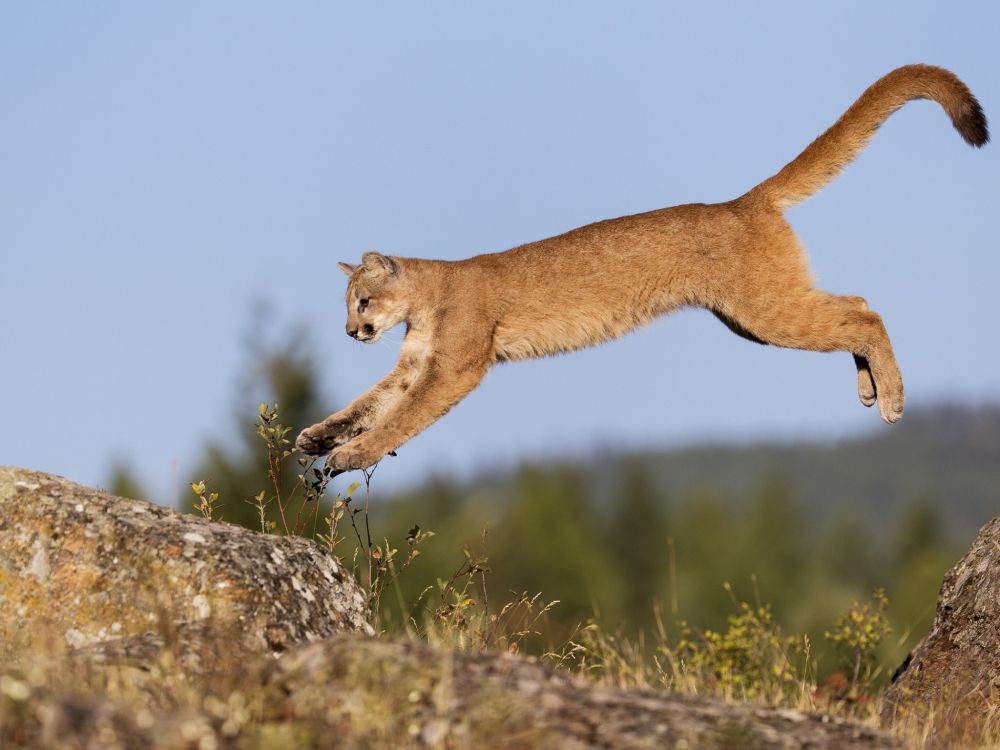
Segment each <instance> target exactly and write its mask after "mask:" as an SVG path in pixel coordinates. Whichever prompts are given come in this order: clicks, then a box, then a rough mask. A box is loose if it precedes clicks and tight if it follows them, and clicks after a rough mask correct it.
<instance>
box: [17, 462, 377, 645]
mask: <svg viewBox="0 0 1000 750" xmlns="http://www.w3.org/2000/svg"><path fill="white" fill-rule="evenodd" d="M209 625H210V626H211V627H212V628H214V629H222V630H225V631H226V632H227V633H228V634H229V636H230V637H231V638H232V639H234V642H233V646H234V647H236V646H239V647H241V648H242V649H246V650H248V651H250V652H267V653H270V652H273V651H281V650H283V649H286V648H288V647H289V646H291V645H293V644H297V643H301V642H306V641H312V640H317V639H321V638H325V637H328V636H330V635H333V634H335V633H338V632H341V631H345V630H348V631H365V632H367V633H369V634H370V633H372V632H373V631H372V628H371V625H370V624H369V623H368V622H367V621H366V619H365V596H364V593H363V592H362V590H361V589H360V588H359V587H358V585H357V583H356V582H355V581H354V579H353V577H352V576H351V575H350V573H349V572H348V571H347V570H346V569H345V568H344V567H343V565H341V563H340V562H339V561H338V560H337V558H336V557H335V556H334V555H332V554H329V553H327V552H326V551H325V550H323V549H322V548H320V547H319V546H317V545H316V544H314V543H313V542H310V541H307V540H305V539H301V538H295V537H278V536H272V535H265V534H259V533H255V532H253V531H249V530H247V529H244V528H241V527H238V526H233V525H230V524H226V523H214V522H210V521H207V520H204V519H201V518H197V517H194V516H189V515H182V514H180V513H177V512H176V511H173V510H170V509H168V508H163V507H160V506H158V505H154V504H152V503H148V502H142V501H137V500H126V499H123V498H119V497H114V496H112V495H108V494H106V493H103V492H99V491H97V490H94V489H91V488H89V487H84V486H81V485H78V484H74V483H73V482H69V481H67V480H65V479H61V478H59V477H55V476H52V475H49V474H43V473H39V472H33V471H26V470H23V469H10V468H0V650H2V649H3V648H7V649H16V648H21V647H30V646H31V645H32V644H37V643H39V642H40V639H48V640H49V641H50V642H51V641H52V640H53V639H55V640H57V641H61V642H64V643H65V644H66V645H68V646H69V647H72V648H75V649H81V648H94V644H98V643H107V644H112V643H113V644H116V645H121V647H122V648H123V649H125V650H127V648H128V645H129V644H139V645H141V644H142V643H144V642H152V643H154V645H156V644H158V643H159V642H160V641H158V640H157V639H162V637H163V636H164V635H165V634H166V635H168V636H169V635H171V634H173V635H176V634H177V633H181V634H183V633H184V632H185V631H186V630H188V629H190V630H191V631H192V632H196V631H203V630H204V629H205V628H206V627H208V626H209ZM49 645H51V643H50V644H49ZM112 650H114V647H112Z"/></svg>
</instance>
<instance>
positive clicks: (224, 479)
mask: <svg viewBox="0 0 1000 750" xmlns="http://www.w3.org/2000/svg"><path fill="white" fill-rule="evenodd" d="M266 318H267V310H266V309H258V310H257V311H255V314H254V315H253V317H252V320H251V326H250V333H249V335H248V336H247V338H246V341H245V352H246V353H245V355H244V356H245V364H244V365H243V366H242V367H241V368H240V371H241V373H243V375H242V380H241V382H240V383H239V387H238V388H237V398H236V402H235V405H234V408H233V423H234V432H235V439H233V437H232V435H229V436H216V437H212V438H211V439H209V440H208V442H207V443H206V445H205V448H204V452H203V455H202V458H201V461H200V462H199V463H198V464H197V466H196V468H195V470H194V471H192V472H191V475H190V478H189V479H190V481H191V482H198V481H204V482H205V483H206V485H207V487H208V489H209V490H210V491H212V492H218V493H219V502H220V503H221V516H222V518H224V519H225V520H226V521H229V522H230V523H237V524H240V525H242V526H247V527H250V528H258V529H259V528H260V518H259V514H258V511H257V509H256V508H255V507H253V506H252V505H251V504H250V501H252V500H253V498H254V497H255V496H256V495H257V494H258V493H260V492H261V491H263V492H265V493H266V496H267V497H271V496H273V495H274V494H275V488H274V486H273V482H272V480H271V478H270V477H269V476H268V471H267V469H268V461H267V449H266V446H265V444H264V441H262V440H261V439H260V438H259V437H258V435H257V432H256V429H257V424H258V422H257V420H256V417H257V406H258V404H260V403H262V402H265V403H269V404H277V405H278V407H279V416H280V421H281V422H282V424H284V425H286V426H288V427H290V428H291V431H290V434H289V438H290V439H291V440H294V438H295V435H296V434H297V433H298V430H300V429H302V428H303V427H306V426H308V425H310V424H313V423H314V422H316V421H318V420H319V419H321V418H322V416H323V415H324V400H322V399H321V398H320V389H319V384H318V376H317V368H316V364H315V359H314V357H313V354H312V351H311V349H310V348H309V345H308V341H307V338H306V334H305V330H304V328H303V327H302V326H295V327H292V328H290V329H288V330H283V331H278V332H276V333H273V334H271V330H270V328H269V327H268V325H267V324H266ZM269 334H270V335H269ZM328 408H329V403H326V409H327V410H328ZM285 463H286V468H285V470H284V471H283V473H282V475H281V478H280V482H279V486H280V488H281V491H282V493H283V494H284V496H286V497H287V496H288V494H289V493H290V491H291V489H292V487H293V485H294V484H295V482H296V480H297V478H298V474H299V472H298V471H294V470H293V469H297V468H298V467H297V466H296V465H295V463H294V462H290V461H286V462H285ZM184 498H185V501H184V503H183V507H184V509H185V510H188V511H194V510H195V509H196V506H197V503H198V499H197V498H196V497H195V496H194V494H193V493H187V494H186V495H184ZM299 503H300V501H299V500H296V501H295V502H294V503H293V504H292V505H291V506H290V507H289V510H288V511H287V513H291V514H292V515H293V516H294V515H295V514H296V513H297V512H298V510H299ZM267 517H268V520H272V521H277V520H278V512H277V508H276V506H275V504H273V503H272V504H271V506H270V507H269V509H268V516H267Z"/></svg>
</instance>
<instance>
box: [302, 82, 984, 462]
mask: <svg viewBox="0 0 1000 750" xmlns="http://www.w3.org/2000/svg"><path fill="white" fill-rule="evenodd" d="M918 98H928V99H934V100H935V101H937V102H938V103H940V104H941V106H942V107H943V108H944V109H945V111H946V112H947V113H948V115H949V116H950V117H951V119H952V122H953V123H954V125H955V127H956V128H957V129H958V130H959V132H960V133H961V134H962V136H963V137H964V138H965V139H966V140H967V141H968V142H969V143H971V144H972V145H975V146H981V145H983V144H984V143H986V141H987V140H988V138H989V137H988V134H987V129H986V119H985V117H984V116H983V113H982V110H981V109H980V107H979V104H978V102H977V101H976V99H975V97H973V96H972V94H971V92H970V91H969V90H968V88H966V86H965V85H964V84H963V83H962V82H961V81H960V80H959V79H958V78H957V77H955V76H954V75H953V74H952V73H950V72H948V71H947V70H944V69H942V68H935V67H931V66H927V65H909V66H905V67H902V68H899V69H897V70H894V71H893V72H891V73H889V74H888V75H887V76H885V77H884V78H882V79H881V80H879V81H877V82H876V83H875V84H873V85H872V86H871V87H870V88H869V89H868V90H867V91H865V92H864V94H862V96H861V98H859V99H858V100H857V101H856V102H855V103H854V104H853V105H852V106H851V107H850V109H848V110H847V112H845V113H844V115H843V116H842V117H841V118H840V119H839V120H838V121H837V122H836V123H835V124H834V125H833V126H832V127H831V128H830V129H829V130H827V131H826V132H825V133H824V134H823V135H821V136H820V137H819V138H817V139H816V140H815V141H814V142H813V143H812V144H810V145H809V147H808V148H806V150H805V151H803V152H802V154H801V155H800V156H799V157H798V158H796V159H795V160H794V161H792V162H791V163H790V164H788V165H787V166H786V167H784V169H782V170H781V171H780V172H778V174H776V175H775V176H774V177H771V178H770V179H767V180H765V181H764V182H762V183H761V184H760V185H758V186H757V187H755V188H754V189H753V190H751V191H750V192H748V193H746V194H745V195H743V196H741V197H740V198H737V199H736V200H733V201H729V202H728V203H719V204H714V205H705V204H691V205H685V206H676V207H673V208H665V209H661V210H657V211H650V212H648V213H643V214H637V215H635V216H626V217H623V218H619V219H612V220H609V221H601V222H598V223H596V224H591V225H589V226H585V227H581V228H579V229H574V230H572V231H570V232H567V233H566V234H562V235H559V236H558V237H552V238H550V239H547V240H542V241H540V242H534V243H531V244H528V245H522V246H521V247H516V248H514V249H512V250H507V251H506V252H502V253H494V254H489V255H479V256H476V257H474V258H469V259H467V260H461V261H454V262H450V261H438V260H419V259H414V258H399V257H395V256H393V257H386V256H384V255H382V254H380V253H375V252H369V253H365V255H364V257H363V261H362V263H361V264H360V265H359V266H350V265H347V264H344V263H342V264H340V265H341V268H342V269H343V270H344V271H345V273H348V274H349V276H350V281H349V283H348V288H347V310H348V320H347V330H348V333H350V334H351V335H354V336H356V337H357V338H359V339H360V340H362V341H375V340H377V339H378V338H379V337H380V336H381V335H382V333H383V332H384V331H386V330H388V329H389V328H391V327H393V326H395V325H398V324H399V323H404V322H405V323H406V327H407V331H406V337H405V339H404V342H403V346H402V349H401V352H400V359H399V362H398V363H397V365H396V367H395V368H394V369H393V371H392V372H391V373H389V375H387V376H386V377H385V378H384V379H383V380H382V381H381V382H379V383H378V384H377V385H375V386H374V387H373V388H372V389H371V390H369V391H368V392H367V393H365V394H363V395H362V396H360V397H359V398H357V399H355V400H354V401H353V402H352V403H351V404H349V405H348V406H347V407H345V408H344V409H342V410H341V411H339V412H337V413H336V414H333V415H331V416H330V417H328V418H327V419H326V420H324V421H323V422H321V423H319V424H316V425H313V426H312V427H310V428H309V429H307V430H304V431H303V432H302V434H300V435H299V438H298V440H297V441H296V444H297V445H298V447H299V448H300V449H301V450H303V451H305V452H306V453H310V454H314V455H320V454H323V453H326V452H328V451H330V450H331V449H334V450H333V451H332V452H331V453H330V455H329V457H328V459H327V462H328V464H329V465H331V466H333V467H334V468H336V469H341V470H346V469H356V468H363V467H366V466H371V465H372V464H374V463H375V462H376V461H378V460H379V459H380V458H382V457H383V456H384V455H385V454H386V453H388V452H390V451H392V450H394V449H395V448H396V447H398V446H399V445H401V444H402V443H403V442H405V441H406V440H408V439H409V438H410V437H412V436H413V435H415V434H416V433H418V432H420V431H421V430H423V429H424V428H425V427H427V426H428V425H429V424H431V423H432V422H434V421H435V420H436V419H438V418H439V417H440V416H442V415H443V414H444V413H445V412H447V411H448V410H449V409H450V408H451V407H452V406H454V405H455V404H456V403H457V402H458V401H459V400H461V399H462V398H463V397H464V396H465V395H466V394H467V393H468V392H469V391H471V390H472V389H473V388H475V387H476V385H478V384H479V382H480V380H482V378H483V376H484V375H485V374H486V371H487V370H488V369H489V368H490V367H491V366H492V365H493V364H494V363H496V362H502V361H505V360H517V359H527V358H530V357H541V356H545V355H550V354H557V353H560V352H568V351H572V350H574V349H579V348H581V347H585V346H592V345H594V344H599V343H601V342H603V341H607V340H609V339H613V338H617V337H619V336H622V335H623V334H625V333H628V332H629V331H631V330H633V329H635V328H637V327H638V326H641V325H643V324H644V323H647V322H649V321H650V320H652V319H653V318H656V317H658V316H661V315H664V314H666V313H668V312H670V311H672V310H676V309H677V308H679V307H683V306H688V305H690V306H697V307H704V308H707V309H708V310H711V311H712V312H713V313H715V315H716V316H718V317H719V318H720V319H721V320H722V321H723V322H724V323H725V324H726V325H727V326H729V327H730V328H731V329H732V330H733V331H735V332H736V333H738V334H739V335H741V336H744V337H745V338H749V339H751V340H753V341H758V342H760V343H766V344H773V345H776V346H783V347H791V348H796V349H808V350H812V351H824V352H826V351H846V352H851V353H852V354H853V355H854V359H855V363H856V365H857V370H858V394H859V397H860V398H861V401H862V403H864V404H865V405H866V406H871V405H872V404H874V403H875V402H876V400H877V402H878V404H879V410H880V412H881V414H882V417H883V419H885V420H886V421H887V422H895V421H897V420H898V419H899V418H900V417H901V416H902V413H903V382H902V379H901V377H900V373H899V368H898V367H897V365H896V358H895V356H894V355H893V351H892V345H891V343H890V341H889V336H888V334H887V333H886V330H885V327H884V326H883V325H882V319H881V317H880V316H879V315H878V313H876V312H873V311H871V310H869V309H868V305H867V303H866V302H865V300H864V299H863V298H861V297H853V296H837V295H833V294H829V293H827V292H823V291H821V290H819V289H816V288H815V287H814V286H813V279H812V276H811V274H810V271H809V267H808V264H807V261H806V256H805V253H804V251H803V248H802V246H801V245H800V243H799V241H798V239H797V238H796V236H795V233H794V232H793V231H792V228H791V227H790V226H789V225H788V223H787V222H786V221H785V219H784V217H783V216H782V213H781V211H782V209H783V208H785V207H787V206H789V205H791V204H793V203H795V202H797V201H800V200H803V199H804V198H806V197H808V196H809V195H811V194H812V193H814V192H816V191H817V190H819V189H820V188H821V187H822V186H823V185H825V184H826V183H827V182H828V181H829V180H831V179H832V178H833V177H834V176H836V174H837V173H838V172H839V171H840V170H841V169H842V168H843V167H844V165H845V164H847V163H848V162H849V161H850V160H851V159H853V158H854V157H855V156H857V154H858V153H859V152H860V150H861V149H862V148H863V147H864V146H865V144H866V143H867V142H868V140H869V139H870V138H871V136H872V135H873V134H874V133H875V131H876V130H877V129H878V127H879V126H880V125H881V124H882V123H883V122H884V121H885V119H886V118H887V117H889V115H891V114H892V113H893V112H895V111H896V110H897V109H899V107H901V106H902V105H903V104H904V103H905V102H907V101H909V100H911V99H918ZM363 301H367V302H366V303H364V304H363Z"/></svg>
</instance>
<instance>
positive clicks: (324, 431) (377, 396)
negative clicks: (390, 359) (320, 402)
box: [295, 360, 409, 456]
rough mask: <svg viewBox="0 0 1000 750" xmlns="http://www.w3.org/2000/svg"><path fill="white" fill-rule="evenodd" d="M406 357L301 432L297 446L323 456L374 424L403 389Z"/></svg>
mask: <svg viewBox="0 0 1000 750" xmlns="http://www.w3.org/2000/svg"><path fill="white" fill-rule="evenodd" d="M408 370H409V367H408V366H407V365H404V362H403V360H400V361H399V362H398V363H396V366H395V367H394V368H393V369H392V371H391V372H390V373H389V374H388V375H386V376H385V377H384V378H382V380H380V381H379V382H378V383H376V384H375V385H374V386H372V387H371V388H369V389H368V390H367V391H366V392H365V393H363V394H362V395H360V396H358V397H357V398H356V399H354V401H352V402H351V403H350V404H348V405H347V406H345V407H344V408H343V409H341V410H340V411H338V412H335V413H334V414H331V415H330V416H329V417H327V418H326V419H324V420H323V421H322V422H318V423H316V424H314V425H313V426H312V427H309V428H307V429H305V430H303V431H302V432H301V433H299V436H298V437H297V438H296V439H295V447H296V448H298V449H299V450H300V451H302V452H303V453H306V454H307V455H310V456H322V455H324V454H326V453H329V452H330V450H331V449H333V448H335V447H336V446H338V445H343V444H344V443H346V442H348V441H349V440H351V439H352V438H355V437H357V436H358V435H360V434H361V433H362V432H364V431H365V430H367V429H368V428H369V427H371V425H372V424H374V422H375V421H376V420H377V419H378V417H379V416H380V415H381V414H384V413H385V412H386V411H387V410H388V409H389V408H390V407H391V406H392V405H393V404H394V403H395V402H396V400H398V398H399V396H400V395H401V394H402V392H403V384H404V383H405V376H406V372H407V371H408Z"/></svg>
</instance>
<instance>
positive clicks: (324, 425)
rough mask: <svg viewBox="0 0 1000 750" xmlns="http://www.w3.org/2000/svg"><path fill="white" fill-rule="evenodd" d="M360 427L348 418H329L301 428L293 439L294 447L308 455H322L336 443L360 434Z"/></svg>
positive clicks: (340, 443)
mask: <svg viewBox="0 0 1000 750" xmlns="http://www.w3.org/2000/svg"><path fill="white" fill-rule="evenodd" d="M361 431H362V428H361V427H359V426H358V425H357V423H356V422H355V421H354V420H353V419H350V418H338V419H334V418H329V419H324V420H323V421H322V422H320V423H318V424H314V425H313V426H312V427H310V428H308V429H306V430H303V431H302V432H301V433H300V434H299V436H298V437H297V438H296V439H295V447H296V448H298V449H299V450H300V451H302V452H303V453H306V454H308V455H310V456H322V455H323V454H325V453H329V452H330V451H331V450H332V449H333V448H335V447H336V446H338V445H343V444H344V443H346V442H347V441H348V440H350V439H351V438H353V437H356V436H357V435H360V434H361Z"/></svg>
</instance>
